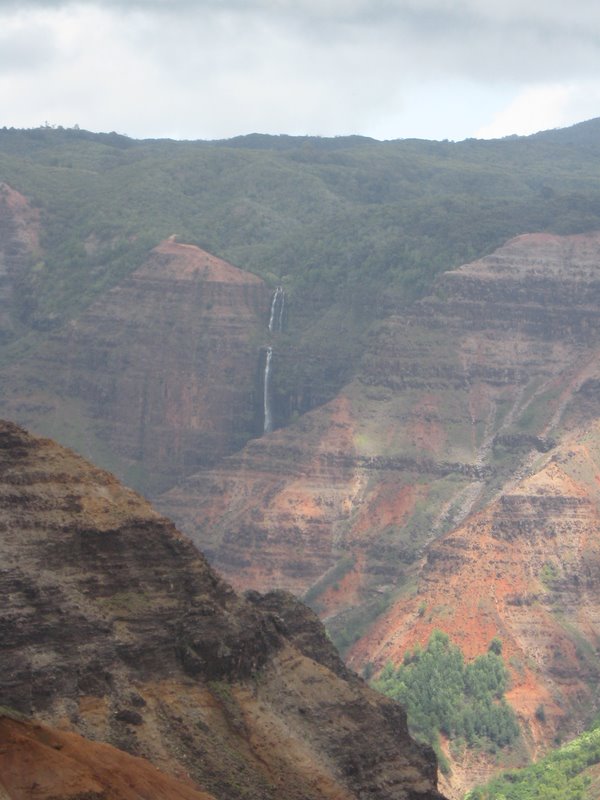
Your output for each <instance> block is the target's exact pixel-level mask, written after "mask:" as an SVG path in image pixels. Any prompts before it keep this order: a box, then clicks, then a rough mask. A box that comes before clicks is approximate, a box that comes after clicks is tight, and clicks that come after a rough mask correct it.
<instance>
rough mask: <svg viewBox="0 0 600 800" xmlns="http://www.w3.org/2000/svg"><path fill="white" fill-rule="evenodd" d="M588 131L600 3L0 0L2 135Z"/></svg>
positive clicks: (599, 97) (594, 109)
mask: <svg viewBox="0 0 600 800" xmlns="http://www.w3.org/2000/svg"><path fill="white" fill-rule="evenodd" d="M596 116H600V3H598V2H597V0H571V2H565V1H564V0H540V1H539V2H538V0H132V1H131V0H130V1H128V0H104V2H99V0H98V1H97V2H93V0H83V2H65V1H63V0H0V127H1V126H3V125H7V126H16V127H36V126H38V125H41V124H44V123H46V122H48V123H49V124H51V125H64V126H73V125H75V124H78V125H79V126H80V127H82V128H86V129H89V130H94V131H112V130H115V131H117V132H119V133H125V134H128V135H129V136H134V137H137V138H143V137H172V138H178V139H214V138H223V137H229V136H235V135H238V134H243V133H251V132H254V131H258V132H263V133H290V134H314V135H322V136H334V135H342V134H350V133H360V134H364V135H367V136H373V137H375V138H378V139H396V138H405V137H413V136H416V137H421V138H427V139H464V138H466V137H471V136H475V137H480V138H491V137H498V136H506V135H508V134H511V133H519V134H524V133H531V132H534V131H537V130H541V129H545V128H555V127H562V126H565V125H569V124H571V123H574V122H579V121H582V120H584V119H590V118H592V117H596Z"/></svg>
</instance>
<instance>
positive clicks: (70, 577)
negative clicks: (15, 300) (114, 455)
mask: <svg viewBox="0 0 600 800" xmlns="http://www.w3.org/2000/svg"><path fill="white" fill-rule="evenodd" d="M0 555H1V564H2V566H1V569H0V586H1V589H2V596H3V597H4V598H5V599H4V602H3V605H2V609H1V610H0V650H1V657H2V664H3V669H2V674H1V675H0V705H1V706H8V707H10V708H12V709H14V710H15V711H16V712H20V713H21V714H25V715H28V716H29V715H31V716H34V717H36V718H39V719H41V720H42V721H44V722H46V723H51V724H54V725H57V724H58V725H60V727H61V728H62V729H68V730H70V731H73V732H77V733H79V734H81V735H84V736H87V737H89V738H92V739H94V740H97V741H101V742H105V743H107V744H110V745H113V746H116V747H118V748H120V749H122V750H125V751H127V752H129V753H130V754H132V755H135V756H143V757H145V758H147V759H149V760H150V761H152V763H154V765H155V766H157V767H159V768H160V769H161V770H162V771H163V772H165V773H167V774H168V775H170V776H172V777H173V778H174V779H177V780H179V781H183V782H186V783H187V785H189V786H191V787H192V788H193V789H195V790H196V791H197V792H200V791H204V792H207V793H208V794H210V795H212V796H213V797H215V798H219V799H222V800H236V799H237V798H240V800H241V799H242V798H244V800H254V798H256V800H258V799H259V798H260V800H269V798H272V799H273V800H275V798H280V797H286V798H291V799H292V800H317V798H319V799H320V798H331V800H333V799H334V798H335V800H342V798H344V799H346V798H348V800H350V798H358V797H360V798H373V800H375V799H379V798H382V800H383V799H384V798H389V800H392V798H394V800H401V799H402V798H405V800H417V799H418V798H420V799H421V800H429V799H431V800H433V799H434V798H438V797H440V795H439V794H438V793H437V791H436V788H435V783H436V775H435V772H436V770H435V761H434V757H433V755H432V753H431V752H430V751H429V750H428V749H427V748H423V747H420V746H417V745H415V744H414V742H412V740H410V738H409V737H408V733H407V728H406V719H405V715H404V712H403V711H402V709H401V708H400V707H399V706H397V705H396V704H395V703H393V702H391V701H388V700H386V699H384V698H382V697H380V696H378V695H377V694H376V693H374V692H372V691H371V690H369V689H368V688H367V687H366V686H365V684H364V683H363V682H362V681H361V680H360V679H359V678H357V677H356V676H354V675H353V674H352V673H350V672H349V671H348V670H347V669H346V668H345V667H344V666H343V665H342V664H341V662H340V661H339V660H338V658H337V657H336V655H335V652H334V651H333V649H332V647H331V645H330V644H329V643H328V642H327V641H326V637H325V635H324V632H323V629H322V627H321V625H320V623H319V622H318V620H317V618H316V617H315V616H314V614H312V612H310V611H309V610H308V609H304V608H302V607H301V606H300V605H299V604H298V602H297V601H296V600H294V599H293V598H291V597H290V596H289V595H285V594H271V595H268V596H267V597H260V596H257V595H256V594H252V595H251V596H249V597H248V598H247V599H244V598H240V597H239V596H237V595H236V594H235V593H234V592H233V590H232V589H231V588H230V587H229V586H228V585H227V584H225V583H224V582H223V581H222V580H221V579H220V578H218V577H217V575H216V574H215V573H214V572H213V571H212V570H211V568H210V567H209V566H208V564H207V563H206V561H205V560H204V559H203V557H202V556H201V555H200V554H199V553H198V552H197V551H196V549H195V548H194V547H193V545H192V544H191V542H190V541H189V540H188V539H186V538H185V537H184V536H182V535H181V534H179V533H178V532H177V531H176V530H175V528H174V527H173V525H172V524H171V523H170V522H168V521H167V520H165V519H164V518H163V517H161V516H159V515H158V514H157V513H156V512H155V511H153V510H152V509H151V508H150V507H149V506H148V504H147V503H146V502H145V501H143V500H142V498H141V497H140V496H138V495H136V494H135V493H133V492H131V491H129V490H127V489H125V488H123V487H122V486H121V485H120V484H119V483H118V482H117V481H116V480H115V479H114V478H112V477H111V476H110V475H109V474H107V473H105V472H102V471H100V470H98V469H95V468H93V467H92V466H90V465H89V464H87V463H86V462H85V461H83V459H81V458H80V457H78V456H76V455H74V454H73V453H71V452H69V451H67V450H64V449H61V448H60V447H58V446H57V445H55V444H54V443H52V442H50V441H48V440H39V439H35V438H33V437H31V436H29V435H28V434H26V433H25V432H24V431H23V430H21V429H19V428H17V427H16V426H14V425H12V424H9V423H7V424H3V425H2V426H1V427H0ZM9 728H10V729H6V726H5V728H4V729H2V726H1V725H0V733H2V732H3V735H4V736H6V737H9V738H10V737H12V736H14V735H16V733H19V732H18V731H17V732H15V728H14V726H12V727H10V726H9ZM21 734H22V736H23V737H25V738H26V739H30V740H33V744H31V745H30V746H31V747H33V748H37V747H38V745H37V744H36V743H35V741H34V740H36V737H37V739H39V736H40V735H38V733H36V732H35V731H33V732H32V731H31V730H28V731H21V733H20V734H19V735H21ZM61 735H62V734H61ZM57 736H58V735H55V734H51V733H43V735H42V738H44V740H45V743H46V744H48V743H50V746H52V742H53V741H54V740H55V739H54V738H53V737H55V738H56V737H57ZM56 741H58V743H59V744H61V743H64V745H65V747H67V746H68V747H71V746H79V745H75V744H73V743H74V741H75V740H74V739H68V741H67V740H62V739H60V737H59V738H57V739H56ZM38 744H39V742H38ZM23 746H24V747H25V744H23ZM28 746H29V745H28ZM25 749H27V748H26V747H25ZM61 752H62V750H61ZM95 752H97V751H95ZM68 753H69V750H68V749H67V751H66V752H65V755H67V754H68ZM46 755H47V751H45V756H46ZM88 755H89V759H92V756H93V757H94V758H95V756H94V755H93V753H92V752H91V751H90V754H88ZM88 755H86V756H85V758H86V759H88ZM45 756H44V757H45ZM15 758H16V759H17V760H18V753H17V755H16V756H15ZM110 758H113V756H112V755H111V756H110V757H107V763H111V762H110ZM89 759H88V760H87V761H86V764H87V766H88V767H89V766H90V761H89ZM92 766H93V765H92ZM121 768H123V769H125V770H126V769H128V768H129V767H127V765H121V767H119V769H121ZM86 770H87V767H86ZM134 772H135V774H136V776H137V777H136V780H140V781H141V780H142V779H143V776H141V774H140V773H138V772H136V771H135V770H134ZM82 774H83V773H82ZM85 776H86V778H85V779H86V780H89V782H90V787H89V788H88V789H87V791H89V792H92V794H91V795H90V796H95V795H94V794H93V792H94V791H96V788H94V787H95V786H97V784H98V782H100V784H102V777H101V776H99V775H98V773H97V772H94V771H92V772H91V773H90V772H89V770H87V771H86V772H85ZM2 778H3V774H2ZM157 780H158V778H157ZM157 785H158V784H157ZM167 794H168V793H167ZM61 796H62V795H61ZM66 796H68V795H66ZM165 796H166V795H165ZM169 796H178V795H177V794H176V793H175V794H173V795H169ZM181 796H182V797H187V796H190V797H193V796H195V795H193V794H189V795H186V794H184V793H183V792H182V793H181Z"/></svg>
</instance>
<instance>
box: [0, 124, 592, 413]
mask: <svg viewBox="0 0 600 800" xmlns="http://www.w3.org/2000/svg"><path fill="white" fill-rule="evenodd" d="M599 127H600V122H598V121H591V122H588V123H583V124H581V125H579V126H575V127H574V128H570V129H566V130H565V131H553V132H548V133H546V134H538V135H536V136H530V137H512V138H508V139H504V140H496V141H481V140H467V141H463V142H457V143H455V142H429V141H421V140H397V141H389V142H378V141H375V140H371V139H366V138H363V137H340V138H335V139H320V138H315V137H290V136H263V135H251V136H246V137H239V138H237V139H232V140H228V141H215V142H203V141H197V142H185V141H184V142H178V141H169V140H145V141H135V140H132V139H129V138H127V137H124V136H121V135H118V134H115V133H112V134H93V133H89V132H86V131H80V130H73V129H60V128H59V129H54V128H38V129H33V130H26V131H23V130H13V129H6V128H5V129H3V130H0V180H2V181H4V182H6V183H8V184H10V185H11V186H13V187H14V188H16V189H17V190H19V191H20V192H22V193H23V194H25V195H26V196H27V197H28V198H29V199H30V200H31V202H32V203H33V204H34V205H35V207H36V208H38V209H39V213H40V219H41V223H42V242H41V245H42V252H40V253H39V257H37V258H36V259H34V260H32V263H31V264H29V266H28V269H27V270H25V271H24V272H23V274H22V275H21V276H20V279H19V280H20V284H19V292H18V293H17V305H16V308H15V312H14V313H15V315H16V316H17V317H18V325H19V326H20V328H19V330H20V332H21V334H22V335H27V334H31V332H33V335H34V336H35V333H36V332H39V331H45V330H48V329H51V328H53V327H58V326H60V325H61V324H62V323H63V322H64V321H65V320H66V319H68V318H70V317H72V316H73V315H76V314H77V313H78V312H79V311H81V310H82V309H83V308H85V307H86V305H88V304H89V303H90V302H91V301H92V300H93V298H94V297H95V296H97V294H98V293H100V292H102V291H103V290H105V289H106V288H108V287H109V286H111V285H113V284H115V283H116V282H117V281H119V280H120V279H121V278H122V277H123V276H124V275H126V274H127V273H128V272H130V271H131V270H132V269H134V268H135V267H136V266H138V265H139V264H140V263H141V262H142V260H143V259H144V256H145V254H146V253H147V252H148V250H149V249H150V248H151V247H152V246H154V245H155V244H157V243H158V242H159V241H160V240H162V239H164V238H165V237H166V236H169V235H171V234H177V235H178V236H179V238H180V240H181V241H186V242H192V243H196V244H199V245H201V246H202V247H204V248H205V249H207V250H209V251H211V252H213V253H215V254H217V255H220V256H222V257H224V258H226V259H228V260H230V261H231V262H232V263H234V264H236V265H238V266H240V267H243V268H245V269H249V270H251V271H254V272H256V273H258V274H260V275H261V276H263V277H264V278H265V279H266V280H267V282H268V283H269V284H270V285H272V286H275V285H276V284H280V283H281V284H283V285H284V286H285V288H286V291H287V293H288V297H289V299H290V305H289V309H290V315H289V330H288V336H287V340H286V341H285V342H282V344H281V348H282V349H285V348H286V347H287V348H288V350H289V352H293V353H294V354H295V355H296V356H297V355H298V354H299V352H300V353H301V355H302V358H301V359H300V358H298V357H295V358H290V359H288V363H290V364H294V365H295V366H294V368H293V369H292V368H290V369H287V370H286V368H285V363H286V360H285V359H282V360H281V365H280V369H279V370H278V377H277V386H276V390H277V393H278V395H279V396H281V397H284V396H287V395H289V394H290V393H294V392H296V393H300V391H301V389H302V386H300V384H305V385H312V386H316V385H318V386H319V387H320V396H319V398H318V399H319V400H320V401H322V400H323V399H324V397H325V396H328V395H331V394H333V393H334V392H335V391H336V390H337V389H338V388H339V386H340V385H341V384H342V383H343V382H344V381H345V380H346V379H347V378H348V377H349V375H350V374H351V373H352V371H353V369H354V367H355V366H356V363H357V362H358V359H359V358H360V355H361V349H362V348H361V336H362V335H363V333H364V331H365V330H366V328H367V327H368V325H369V324H371V322H372V321H373V320H374V319H376V318H377V317H378V316H379V315H380V314H382V313H383V310H384V309H385V308H388V309H389V307H390V306H397V305H400V304H402V303H405V302H407V301H410V300H412V299H413V298H415V297H418V296H419V295H422V294H423V293H425V292H427V290H428V289H429V287H430V286H431V282H432V280H433V278H434V277H435V276H436V275H437V274H438V273H439V272H440V271H442V270H445V269H449V268H452V267H454V266H456V265H458V264H460V263H464V262H466V261H468V260H470V259H473V258H475V257H477V256H481V255H483V254H485V253H487V252H489V251H491V250H492V249H494V248H495V247H497V246H498V245H500V244H501V243H503V242H504V241H506V240H507V239H508V238H510V237H511V236H514V235H516V234H519V233H523V232H529V231H539V230H552V231H555V232H560V233H572V232H579V231H585V230H589V229H593V228H598V227H600V143H599V142H600V138H599V137H598V135H597V132H598V128H599ZM340 333H342V334H343V336H340ZM333 339H336V340H337V344H336V346H335V347H334V346H333V344H332V341H333ZM340 341H343V342H344V347H343V348H340V347H339V342H340ZM11 352H19V351H18V349H17V350H16V351H15V348H14V347H13V348H12V350H11V349H10V348H9V349H8V350H6V349H5V352H4V354H2V353H0V357H2V356H4V358H5V359H6V358H7V357H10V354H11ZM299 363H301V364H302V367H301V368H300V369H299V368H298V364H299ZM324 364H326V365H327V366H326V368H325V367H324V366H323V365H324Z"/></svg>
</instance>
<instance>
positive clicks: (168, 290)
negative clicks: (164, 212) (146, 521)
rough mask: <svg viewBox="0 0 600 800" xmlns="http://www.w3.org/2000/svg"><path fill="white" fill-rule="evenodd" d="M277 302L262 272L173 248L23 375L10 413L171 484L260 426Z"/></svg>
mask: <svg viewBox="0 0 600 800" xmlns="http://www.w3.org/2000/svg"><path fill="white" fill-rule="evenodd" d="M269 302H270V292H269V291H268V289H267V287H266V286H265V284H264V283H263V281H262V280H261V279H260V278H258V277H256V276H255V275H252V274H250V273H249V272H244V271H243V270H240V269H237V268H236V267H234V266H232V265H231V264H228V263H227V262H225V261H223V260H221V259H219V258H216V257H215V256H212V255H210V254H209V253H206V252H204V251H203V250H200V249H199V248H197V247H194V246H191V245H185V244H179V243H177V242H176V241H174V240H173V239H170V240H168V241H165V242H163V243H162V244H161V245H159V246H158V247H156V248H155V249H154V250H153V251H152V252H151V253H150V255H149V256H148V258H147V260H146V261H145V263H144V264H143V265H142V266H141V267H140V268H139V269H137V270H135V271H134V272H133V273H132V274H131V275H130V276H129V277H128V278H126V279H125V280H124V281H122V282H121V283H120V284H118V285H117V286H115V287H114V288H113V289H111V290H110V291H109V292H107V293H106V294H104V295H103V296H102V297H101V298H100V299H99V300H97V301H96V302H95V303H93V304H92V306H90V307H89V308H88V310H87V311H85V312H84V313H83V314H82V315H81V316H80V317H79V318H78V319H76V320H75V321H73V322H71V323H70V324H69V325H67V327H66V328H64V329H62V330H60V331H59V332H56V333H53V334H52V335H51V336H50V337H49V340H48V343H47V344H46V346H44V347H41V348H39V349H38V353H37V355H36V357H35V359H34V361H35V363H33V362H28V364H27V368H26V369H25V370H22V369H21V368H19V367H17V368H15V370H14V372H15V374H14V375H11V376H10V377H9V378H8V381H9V383H10V384H11V385H12V386H13V387H15V386H20V387H22V388H21V390H20V392H18V393H17V394H16V396H15V397H13V398H12V399H11V400H10V401H9V404H8V406H7V408H8V413H10V415H11V416H12V417H13V418H16V419H17V420H19V421H20V422H22V423H23V424H27V425H32V426H34V427H35V429H36V430H40V431H42V432H49V433H53V434H55V435H59V436H60V438H61V440H63V441H65V442H66V443H69V444H71V445H73V446H74V447H76V449H77V450H78V451H79V452H82V453H83V454H84V455H86V456H88V457H90V458H92V459H93V460H94V461H98V462H100V463H102V464H103V465H107V464H108V465H110V466H112V467H113V468H114V469H116V470H117V471H118V472H119V474H120V475H121V477H123V478H124V479H125V480H126V481H127V482H128V483H129V484H130V485H134V486H136V487H139V488H143V489H144V490H146V491H150V490H151V489H154V490H156V489H157V488H160V487H164V486H165V485H169V486H170V485H172V484H173V482H174V481H175V480H177V478H178V477H182V476H184V475H187V474H189V473H191V472H194V471H195V470H196V469H198V468H200V467H201V466H204V465H207V464H212V463H214V462H215V461H216V460H218V458H219V457H220V456H223V455H226V454H228V453H231V452H233V451H234V450H237V449H239V448H240V447H241V446H242V445H243V444H244V443H245V442H246V441H247V440H248V438H249V437H251V436H253V435H255V434H258V432H259V430H260V431H261V430H262V427H261V426H262V419H261V418H260V406H261V402H262V400H261V397H260V392H259V391H258V388H259V387H258V362H259V349H260V344H261V342H262V340H261V338H260V337H261V335H263V336H264V331H265V330H266V326H267V318H268V307H269ZM24 375H25V378H24V377H23V376H24ZM27 375H28V376H29V378H27ZM13 394H15V391H14V388H13ZM35 398H39V399H38V402H35ZM5 400H6V398H5ZM257 409H258V410H257Z"/></svg>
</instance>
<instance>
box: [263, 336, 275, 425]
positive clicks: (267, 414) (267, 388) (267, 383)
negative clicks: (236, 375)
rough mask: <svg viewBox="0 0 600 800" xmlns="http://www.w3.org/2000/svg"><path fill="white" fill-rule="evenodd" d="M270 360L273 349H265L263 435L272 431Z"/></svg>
mask: <svg viewBox="0 0 600 800" xmlns="http://www.w3.org/2000/svg"><path fill="white" fill-rule="evenodd" d="M269 330H270V328H269ZM272 358H273V348H272V347H267V355H266V358H265V374H264V378H263V412H264V424H263V432H264V433H270V432H271V431H272V430H273V419H272V418H271V397H270V394H271V359H272Z"/></svg>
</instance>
